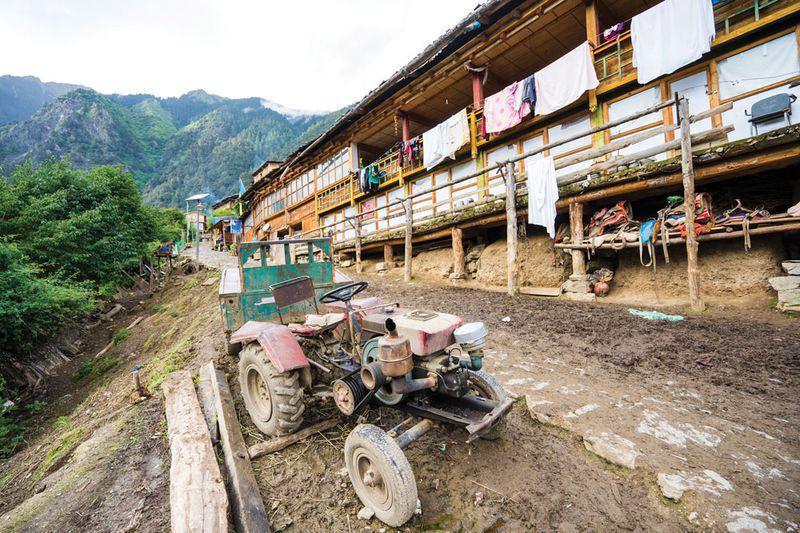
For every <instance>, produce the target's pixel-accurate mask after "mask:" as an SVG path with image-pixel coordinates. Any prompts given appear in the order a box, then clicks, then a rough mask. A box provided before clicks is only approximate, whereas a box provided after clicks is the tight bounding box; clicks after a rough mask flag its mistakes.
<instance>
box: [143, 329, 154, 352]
mask: <svg viewBox="0 0 800 533" xmlns="http://www.w3.org/2000/svg"><path fill="white" fill-rule="evenodd" d="M157 335H158V333H157V332H155V331H154V332H153V333H151V334H150V336H148V337H147V340H146V341H144V344H143V345H142V349H143V350H145V351H147V350H149V349H150V348H151V347H152V346H153V344H155V342H156V337H157Z"/></svg>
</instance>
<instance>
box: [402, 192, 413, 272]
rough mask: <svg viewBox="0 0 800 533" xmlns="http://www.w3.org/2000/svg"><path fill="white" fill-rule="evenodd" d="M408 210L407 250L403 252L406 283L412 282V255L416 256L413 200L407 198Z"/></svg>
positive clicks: (406, 205)
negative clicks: (413, 246)
mask: <svg viewBox="0 0 800 533" xmlns="http://www.w3.org/2000/svg"><path fill="white" fill-rule="evenodd" d="M405 208H406V235H405V237H406V239H405V250H404V252H403V261H404V263H403V279H404V280H405V282H406V283H410V282H411V276H412V270H411V260H412V255H413V254H414V250H413V249H412V244H411V238H412V235H413V230H414V225H413V220H412V214H411V198H406V203H405Z"/></svg>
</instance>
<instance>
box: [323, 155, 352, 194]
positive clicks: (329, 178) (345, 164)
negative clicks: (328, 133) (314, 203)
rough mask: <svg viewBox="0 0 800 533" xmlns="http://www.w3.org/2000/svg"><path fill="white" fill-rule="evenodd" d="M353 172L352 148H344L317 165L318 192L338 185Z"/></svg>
mask: <svg viewBox="0 0 800 533" xmlns="http://www.w3.org/2000/svg"><path fill="white" fill-rule="evenodd" d="M351 170H352V165H351V164H350V148H349V147H347V148H344V149H343V150H342V151H340V152H339V153H338V154H336V155H335V156H333V157H332V158H330V159H328V160H327V161H325V162H324V163H320V164H319V165H317V190H318V191H319V190H322V189H324V188H325V187H327V186H329V185H331V184H332V183H336V182H337V181H339V180H340V179H342V178H344V177H345V176H346V175H347V174H349V173H350V171H351Z"/></svg>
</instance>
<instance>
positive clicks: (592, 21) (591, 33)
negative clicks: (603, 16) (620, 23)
mask: <svg viewBox="0 0 800 533" xmlns="http://www.w3.org/2000/svg"><path fill="white" fill-rule="evenodd" d="M584 5H585V6H586V40H587V41H589V44H591V45H592V46H597V45H598V44H599V43H598V42H597V41H598V37H597V36H598V35H600V32H601V29H600V17H599V15H598V12H597V0H585V2H584Z"/></svg>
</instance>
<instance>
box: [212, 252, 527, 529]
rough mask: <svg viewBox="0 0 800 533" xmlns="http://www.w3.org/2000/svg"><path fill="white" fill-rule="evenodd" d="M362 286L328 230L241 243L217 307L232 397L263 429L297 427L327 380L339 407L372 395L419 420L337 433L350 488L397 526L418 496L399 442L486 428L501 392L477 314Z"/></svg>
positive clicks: (355, 405) (360, 404)
mask: <svg viewBox="0 0 800 533" xmlns="http://www.w3.org/2000/svg"><path fill="white" fill-rule="evenodd" d="M367 286H368V284H367V282H365V281H352V280H350V279H349V278H347V277H345V276H343V275H342V274H341V273H339V272H338V271H336V269H335V268H334V266H333V261H332V249H331V241H330V239H326V238H320V239H287V240H280V241H258V242H247V243H242V245H241V249H240V253H239V266H238V268H230V269H226V270H225V271H224V272H223V274H222V277H221V280H220V288H219V299H220V310H221V313H222V322H223V325H224V329H225V332H226V336H227V339H228V351H229V353H230V354H231V355H237V354H238V359H239V363H238V380H239V385H240V387H241V392H242V398H243V400H244V405H245V407H246V409H247V412H248V414H249V416H250V418H251V420H252V421H253V423H254V424H255V426H256V427H257V428H258V429H259V430H260V431H262V432H263V433H265V434H266V435H269V436H280V435H288V434H291V433H294V432H295V431H297V430H298V429H299V428H300V426H301V425H302V423H303V414H304V411H305V405H304V403H303V396H304V394H305V393H306V391H309V390H310V388H311V386H312V385H314V384H324V385H330V387H331V391H332V395H333V400H334V403H335V404H336V406H337V408H338V409H339V410H340V411H341V412H342V413H343V414H344V415H347V416H358V414H359V413H360V412H362V411H363V409H364V408H365V407H366V406H367V405H369V404H373V405H378V406H386V407H390V408H392V409H397V410H399V411H402V412H404V413H406V414H408V415H409V418H410V419H411V420H414V419H416V418H419V419H421V420H420V421H419V422H418V423H416V424H415V425H413V426H411V427H409V428H408V429H406V430H405V431H403V432H401V433H400V434H398V432H399V431H400V427H402V426H403V425H404V424H405V423H404V424H400V425H399V426H397V427H395V428H394V429H391V430H390V431H388V432H387V431H384V430H383V429H381V428H379V427H377V426H374V425H371V424H359V425H357V426H356V427H355V428H354V429H353V430H352V431H351V433H350V434H349V435H348V437H347V439H346V441H345V446H344V454H345V464H346V467H347V471H348V473H349V476H350V480H351V482H352V484H353V487H354V489H355V492H356V494H357V495H358V497H359V498H360V499H361V501H362V503H363V504H364V505H365V506H366V507H369V508H371V509H372V510H373V511H374V512H375V516H376V517H377V518H379V519H380V520H382V521H383V522H384V523H386V524H387V525H390V526H394V527H399V526H401V525H402V524H404V523H405V522H407V521H408V520H409V519H410V518H411V517H412V516H413V514H414V512H415V511H416V509H417V502H418V500H417V486H416V481H415V478H414V474H413V472H412V470H411V466H410V465H409V462H408V459H406V457H405V455H404V453H403V449H404V448H405V447H407V446H409V445H410V444H411V443H413V442H414V441H415V440H417V439H418V438H419V437H421V436H422V435H424V434H425V433H426V432H427V431H429V430H430V429H431V428H433V427H434V426H435V424H436V423H444V424H447V425H452V426H457V427H460V428H464V429H465V430H466V432H467V436H466V440H467V441H468V442H471V441H473V440H475V439H477V438H485V439H494V438H497V437H498V436H499V435H500V434H501V433H502V426H503V418H504V416H505V415H506V414H507V413H508V412H509V411H510V409H511V405H512V402H511V399H510V398H508V397H507V395H506V393H505V392H504V390H503V388H502V387H501V386H500V385H499V383H498V382H497V380H495V378H494V377H493V376H492V375H490V374H488V373H486V372H484V371H483V370H482V365H483V355H484V352H483V350H484V347H485V344H486V340H487V330H486V326H485V325H484V324H483V323H481V322H472V323H466V324H465V323H464V320H463V319H462V318H461V317H458V316H455V315H450V314H445V313H438V312H433V311H427V310H420V309H406V308H403V307H400V306H399V304H396V303H394V304H393V303H385V302H383V301H382V300H381V299H380V298H379V297H374V296H373V297H367V298H356V296H358V295H359V294H360V293H361V292H363V291H364V290H365V289H366V288H367ZM412 417H413V418H412ZM407 421H408V420H407ZM409 423H410V422H409Z"/></svg>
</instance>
